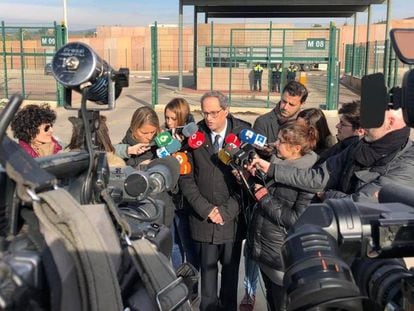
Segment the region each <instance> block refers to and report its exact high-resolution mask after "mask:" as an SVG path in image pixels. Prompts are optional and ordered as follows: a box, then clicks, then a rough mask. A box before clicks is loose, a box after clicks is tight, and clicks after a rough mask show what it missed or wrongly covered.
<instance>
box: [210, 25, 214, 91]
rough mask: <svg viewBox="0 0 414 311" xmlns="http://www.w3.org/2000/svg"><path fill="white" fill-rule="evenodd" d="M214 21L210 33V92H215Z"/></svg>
mask: <svg viewBox="0 0 414 311" xmlns="http://www.w3.org/2000/svg"><path fill="white" fill-rule="evenodd" d="M213 28H214V27H213V21H211V28H210V29H211V31H210V90H211V91H212V90H213V58H214V57H213V55H214V52H213V49H214V39H213V34H214V32H213V31H214V29H213Z"/></svg>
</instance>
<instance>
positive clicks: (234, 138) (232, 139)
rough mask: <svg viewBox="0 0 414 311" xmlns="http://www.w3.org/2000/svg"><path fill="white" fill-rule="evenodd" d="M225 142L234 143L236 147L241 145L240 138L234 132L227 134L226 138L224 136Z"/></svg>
mask: <svg viewBox="0 0 414 311" xmlns="http://www.w3.org/2000/svg"><path fill="white" fill-rule="evenodd" d="M224 143H225V144H234V145H235V146H236V147H240V145H241V142H240V139H239V138H238V137H237V136H236V135H235V134H234V133H230V134H229V135H227V136H226V138H224Z"/></svg>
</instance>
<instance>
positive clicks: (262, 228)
mask: <svg viewBox="0 0 414 311" xmlns="http://www.w3.org/2000/svg"><path fill="white" fill-rule="evenodd" d="M317 158H318V156H317V155H316V153H314V152H310V153H308V154H306V155H304V156H303V157H301V158H300V159H297V160H292V161H288V160H286V161H281V162H280V163H281V165H283V166H286V167H291V166H294V167H298V168H308V167H311V166H312V165H313V164H314V163H315V162H316V160H317ZM268 191H269V194H268V195H266V196H265V197H264V198H263V199H262V200H261V201H260V202H259V203H258V204H257V207H256V209H255V211H254V214H253V219H252V222H251V225H250V227H249V230H248V239H247V246H248V252H249V253H250V255H251V257H252V258H253V259H254V260H256V261H257V262H259V263H261V264H265V265H266V266H268V267H270V268H273V269H276V270H279V271H281V269H282V268H283V266H282V261H281V257H280V252H281V246H282V243H283V241H284V238H285V236H286V232H287V231H288V230H289V228H290V227H291V226H293V225H294V224H295V223H296V220H297V219H298V218H299V216H300V215H301V214H302V213H303V212H304V211H305V209H306V207H307V206H308V205H309V203H310V201H311V199H312V197H313V195H314V194H313V193H310V192H306V191H301V190H299V189H298V188H295V187H290V186H285V185H282V184H278V183H275V184H273V185H271V186H270V187H269V188H268Z"/></svg>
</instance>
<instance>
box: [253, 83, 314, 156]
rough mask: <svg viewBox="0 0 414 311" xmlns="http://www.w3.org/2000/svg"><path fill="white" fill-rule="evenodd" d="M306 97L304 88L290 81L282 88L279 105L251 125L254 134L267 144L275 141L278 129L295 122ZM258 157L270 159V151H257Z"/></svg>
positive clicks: (300, 84)
mask: <svg viewBox="0 0 414 311" xmlns="http://www.w3.org/2000/svg"><path fill="white" fill-rule="evenodd" d="M307 97H308V90H307V89H306V87H305V86H304V85H303V84H302V83H300V82H297V81H291V82H289V83H288V84H286V86H285V87H284V88H283V91H282V96H281V98H280V101H279V103H278V104H277V105H276V107H275V108H274V109H272V110H271V111H269V112H268V113H266V114H264V115H262V116H260V117H258V118H257V119H256V122H255V123H254V125H253V129H254V130H255V132H256V133H259V134H262V135H264V136H266V137H267V141H268V142H269V143H273V142H275V141H276V138H277V134H278V133H279V127H280V126H281V125H282V124H284V123H286V122H287V121H290V120H295V119H296V116H297V114H298V113H299V111H300V109H301V108H302V106H303V105H304V104H305V102H306V99H307ZM258 153H259V154H260V156H261V157H262V158H264V159H266V160H268V159H270V156H271V155H272V149H265V150H258Z"/></svg>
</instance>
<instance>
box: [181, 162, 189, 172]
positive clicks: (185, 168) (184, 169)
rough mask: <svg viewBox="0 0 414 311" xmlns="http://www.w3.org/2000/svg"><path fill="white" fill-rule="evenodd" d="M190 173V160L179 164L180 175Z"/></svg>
mask: <svg viewBox="0 0 414 311" xmlns="http://www.w3.org/2000/svg"><path fill="white" fill-rule="evenodd" d="M190 173H191V164H190V162H184V163H182V164H180V175H188V174H190Z"/></svg>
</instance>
